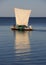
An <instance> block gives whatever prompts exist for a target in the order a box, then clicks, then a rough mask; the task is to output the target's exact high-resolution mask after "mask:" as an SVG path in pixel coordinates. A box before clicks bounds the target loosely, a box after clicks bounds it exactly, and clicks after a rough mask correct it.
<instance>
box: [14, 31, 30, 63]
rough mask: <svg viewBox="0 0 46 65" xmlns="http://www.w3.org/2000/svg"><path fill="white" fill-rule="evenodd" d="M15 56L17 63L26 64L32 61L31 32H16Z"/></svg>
mask: <svg viewBox="0 0 46 65" xmlns="http://www.w3.org/2000/svg"><path fill="white" fill-rule="evenodd" d="M15 50H16V51H15V56H16V61H20V62H26V61H29V60H30V51H31V48H30V40H29V32H28V31H25V32H19V31H16V32H15Z"/></svg>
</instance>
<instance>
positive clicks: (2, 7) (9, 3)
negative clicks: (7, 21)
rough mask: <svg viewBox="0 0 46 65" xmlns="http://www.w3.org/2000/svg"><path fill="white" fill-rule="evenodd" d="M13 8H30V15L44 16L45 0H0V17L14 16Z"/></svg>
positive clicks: (45, 10)
mask: <svg viewBox="0 0 46 65" xmlns="http://www.w3.org/2000/svg"><path fill="white" fill-rule="evenodd" d="M14 8H23V9H30V10H32V14H31V15H30V16H31V17H46V0H0V17H14Z"/></svg>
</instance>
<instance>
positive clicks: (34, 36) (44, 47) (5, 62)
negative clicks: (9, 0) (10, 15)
mask: <svg viewBox="0 0 46 65" xmlns="http://www.w3.org/2000/svg"><path fill="white" fill-rule="evenodd" d="M14 22H15V20H14V19H0V65H15V64H16V65H46V18H32V19H30V20H29V22H30V23H29V25H30V24H32V27H33V28H34V31H30V32H29V31H25V32H21V31H20V32H19V31H12V30H11V29H10V26H12V24H14Z"/></svg>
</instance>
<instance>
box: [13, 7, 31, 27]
mask: <svg viewBox="0 0 46 65" xmlns="http://www.w3.org/2000/svg"><path fill="white" fill-rule="evenodd" d="M14 11H15V17H16V25H26V26H28V20H29V16H30V14H31V10H25V9H18V8H14Z"/></svg>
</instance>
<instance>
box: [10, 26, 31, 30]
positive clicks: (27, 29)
mask: <svg viewBox="0 0 46 65" xmlns="http://www.w3.org/2000/svg"><path fill="white" fill-rule="evenodd" d="M11 30H18V31H32V29H30V28H25V29H23V30H20V29H17V28H13V27H11Z"/></svg>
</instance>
